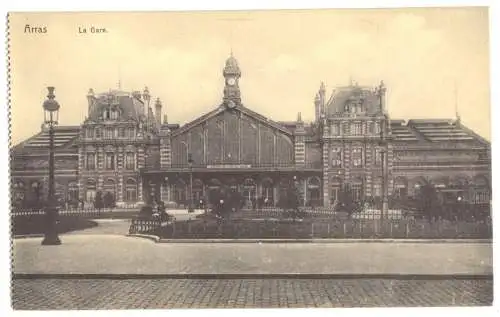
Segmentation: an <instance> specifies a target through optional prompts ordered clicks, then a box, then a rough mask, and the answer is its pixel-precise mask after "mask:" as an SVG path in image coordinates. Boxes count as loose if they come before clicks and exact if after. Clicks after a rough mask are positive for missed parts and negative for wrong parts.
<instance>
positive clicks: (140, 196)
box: [137, 176, 144, 204]
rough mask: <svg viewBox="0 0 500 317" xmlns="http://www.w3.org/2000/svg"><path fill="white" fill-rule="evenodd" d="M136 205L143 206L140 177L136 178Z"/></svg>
mask: <svg viewBox="0 0 500 317" xmlns="http://www.w3.org/2000/svg"><path fill="white" fill-rule="evenodd" d="M137 191H138V193H137V203H138V204H144V198H143V195H142V177H140V176H139V177H138V178H137Z"/></svg>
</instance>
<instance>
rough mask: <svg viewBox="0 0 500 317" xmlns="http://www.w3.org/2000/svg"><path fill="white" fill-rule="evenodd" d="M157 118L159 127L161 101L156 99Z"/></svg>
mask: <svg viewBox="0 0 500 317" xmlns="http://www.w3.org/2000/svg"><path fill="white" fill-rule="evenodd" d="M155 117H156V123H157V125H158V126H160V125H161V101H160V98H156V102H155Z"/></svg>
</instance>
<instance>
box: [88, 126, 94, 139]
mask: <svg viewBox="0 0 500 317" xmlns="http://www.w3.org/2000/svg"><path fill="white" fill-rule="evenodd" d="M93 137H94V128H93V127H90V128H87V138H89V139H92V138H93Z"/></svg>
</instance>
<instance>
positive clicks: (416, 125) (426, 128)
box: [391, 119, 490, 145]
mask: <svg viewBox="0 0 500 317" xmlns="http://www.w3.org/2000/svg"><path fill="white" fill-rule="evenodd" d="M391 132H392V137H393V140H394V141H396V142H420V143H428V144H429V143H433V144H434V143H439V142H453V143H458V142H460V143H468V144H470V143H473V144H478V145H480V144H482V145H489V144H490V142H489V141H487V140H486V139H484V138H483V137H481V136H479V135H478V134H476V133H475V132H474V131H472V130H471V129H469V128H467V127H466V126H464V125H463V124H462V123H461V122H460V121H456V120H451V119H412V120H408V121H407V122H406V121H404V120H391Z"/></svg>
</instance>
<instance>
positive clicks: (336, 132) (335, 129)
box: [332, 123, 340, 135]
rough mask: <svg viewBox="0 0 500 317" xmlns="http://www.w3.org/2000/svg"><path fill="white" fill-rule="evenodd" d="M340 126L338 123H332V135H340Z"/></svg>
mask: <svg viewBox="0 0 500 317" xmlns="http://www.w3.org/2000/svg"><path fill="white" fill-rule="evenodd" d="M339 132H340V127H339V124H338V123H334V124H332V135H339V134H340V133H339Z"/></svg>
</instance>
